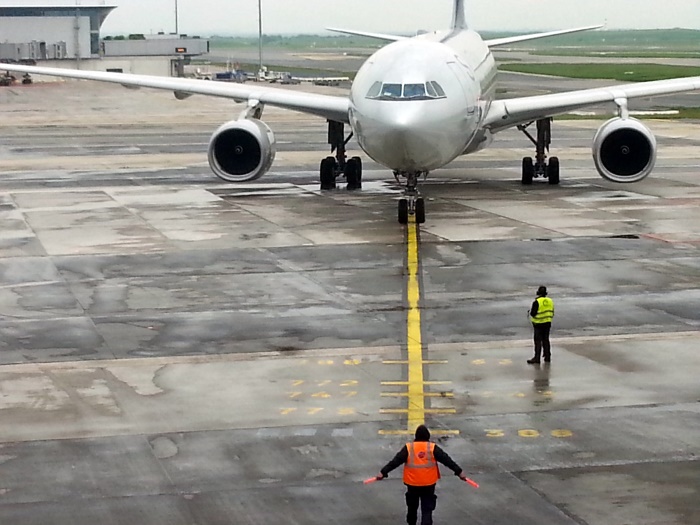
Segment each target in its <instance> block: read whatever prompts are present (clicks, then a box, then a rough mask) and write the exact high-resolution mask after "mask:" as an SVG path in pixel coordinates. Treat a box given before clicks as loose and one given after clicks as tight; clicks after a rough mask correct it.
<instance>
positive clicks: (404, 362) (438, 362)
mask: <svg viewBox="0 0 700 525" xmlns="http://www.w3.org/2000/svg"><path fill="white" fill-rule="evenodd" d="M382 364H383V365H407V364H409V362H408V360H401V359H388V360H386V361H382ZM423 364H424V365H446V364H449V361H447V360H446V359H445V360H430V359H428V360H427V361H423Z"/></svg>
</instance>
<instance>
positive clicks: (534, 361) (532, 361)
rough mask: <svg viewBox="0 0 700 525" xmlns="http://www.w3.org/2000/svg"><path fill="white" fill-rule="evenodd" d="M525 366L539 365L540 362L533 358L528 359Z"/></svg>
mask: <svg viewBox="0 0 700 525" xmlns="http://www.w3.org/2000/svg"><path fill="white" fill-rule="evenodd" d="M527 364H528V365H539V364H540V360H539V359H535V358H534V357H533V358H532V359H528V360H527Z"/></svg>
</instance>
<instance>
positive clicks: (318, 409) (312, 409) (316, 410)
mask: <svg viewBox="0 0 700 525" xmlns="http://www.w3.org/2000/svg"><path fill="white" fill-rule="evenodd" d="M322 410H323V409H322V408H318V407H315V408H309V409H307V410H306V413H307V414H309V415H310V416H313V415H315V414H318V413H319V412H321V411H322Z"/></svg>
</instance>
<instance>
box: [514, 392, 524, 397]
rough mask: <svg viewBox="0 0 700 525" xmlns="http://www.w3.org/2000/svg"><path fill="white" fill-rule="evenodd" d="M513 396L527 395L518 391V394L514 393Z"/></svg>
mask: <svg viewBox="0 0 700 525" xmlns="http://www.w3.org/2000/svg"><path fill="white" fill-rule="evenodd" d="M513 397H525V394H523V393H522V392H518V393H516V394H513Z"/></svg>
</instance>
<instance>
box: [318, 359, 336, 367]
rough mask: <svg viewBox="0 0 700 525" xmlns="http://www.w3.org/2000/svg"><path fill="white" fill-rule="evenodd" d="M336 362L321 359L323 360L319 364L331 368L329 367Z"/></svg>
mask: <svg viewBox="0 0 700 525" xmlns="http://www.w3.org/2000/svg"><path fill="white" fill-rule="evenodd" d="M334 362H335V361H333V360H332V359H321V360H320V361H319V362H318V364H319V365H323V366H329V365H332V364H333V363H334Z"/></svg>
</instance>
